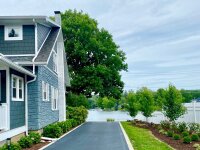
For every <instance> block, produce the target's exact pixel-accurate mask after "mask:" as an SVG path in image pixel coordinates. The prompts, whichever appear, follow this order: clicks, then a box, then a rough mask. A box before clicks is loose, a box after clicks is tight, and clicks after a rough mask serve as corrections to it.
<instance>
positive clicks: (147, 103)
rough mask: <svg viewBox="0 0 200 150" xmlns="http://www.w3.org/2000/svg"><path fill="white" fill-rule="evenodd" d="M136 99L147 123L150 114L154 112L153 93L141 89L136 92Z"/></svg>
mask: <svg viewBox="0 0 200 150" xmlns="http://www.w3.org/2000/svg"><path fill="white" fill-rule="evenodd" d="M137 98H138V100H139V103H140V111H141V112H142V114H143V115H144V116H145V117H146V121H148V117H151V114H152V113H153V111H154V96H153V92H152V91H151V90H150V89H148V88H146V87H143V88H141V89H140V90H138V91H137Z"/></svg>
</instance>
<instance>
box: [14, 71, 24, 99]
mask: <svg viewBox="0 0 200 150" xmlns="http://www.w3.org/2000/svg"><path fill="white" fill-rule="evenodd" d="M12 100H13V101H24V79H23V78H21V77H19V76H16V75H12Z"/></svg>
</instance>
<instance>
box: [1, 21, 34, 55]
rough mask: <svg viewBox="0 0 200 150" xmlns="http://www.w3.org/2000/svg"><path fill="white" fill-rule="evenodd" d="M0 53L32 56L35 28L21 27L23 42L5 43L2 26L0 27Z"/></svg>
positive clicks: (31, 26) (32, 26)
mask: <svg viewBox="0 0 200 150" xmlns="http://www.w3.org/2000/svg"><path fill="white" fill-rule="evenodd" d="M0 53H2V54H4V55H19V54H34V53H35V27H34V25H23V40H16V41H5V40H4V26H1V25H0Z"/></svg>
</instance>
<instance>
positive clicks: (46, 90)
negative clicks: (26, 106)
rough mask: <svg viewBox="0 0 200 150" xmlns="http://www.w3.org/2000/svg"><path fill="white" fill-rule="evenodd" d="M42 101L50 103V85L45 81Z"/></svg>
mask: <svg viewBox="0 0 200 150" xmlns="http://www.w3.org/2000/svg"><path fill="white" fill-rule="evenodd" d="M42 99H43V101H49V84H48V83H46V82H44V81H42Z"/></svg>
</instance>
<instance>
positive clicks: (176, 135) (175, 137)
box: [173, 134, 181, 140]
mask: <svg viewBox="0 0 200 150" xmlns="http://www.w3.org/2000/svg"><path fill="white" fill-rule="evenodd" d="M180 138H181V137H180V135H178V134H174V136H173V139H174V140H180Z"/></svg>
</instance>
